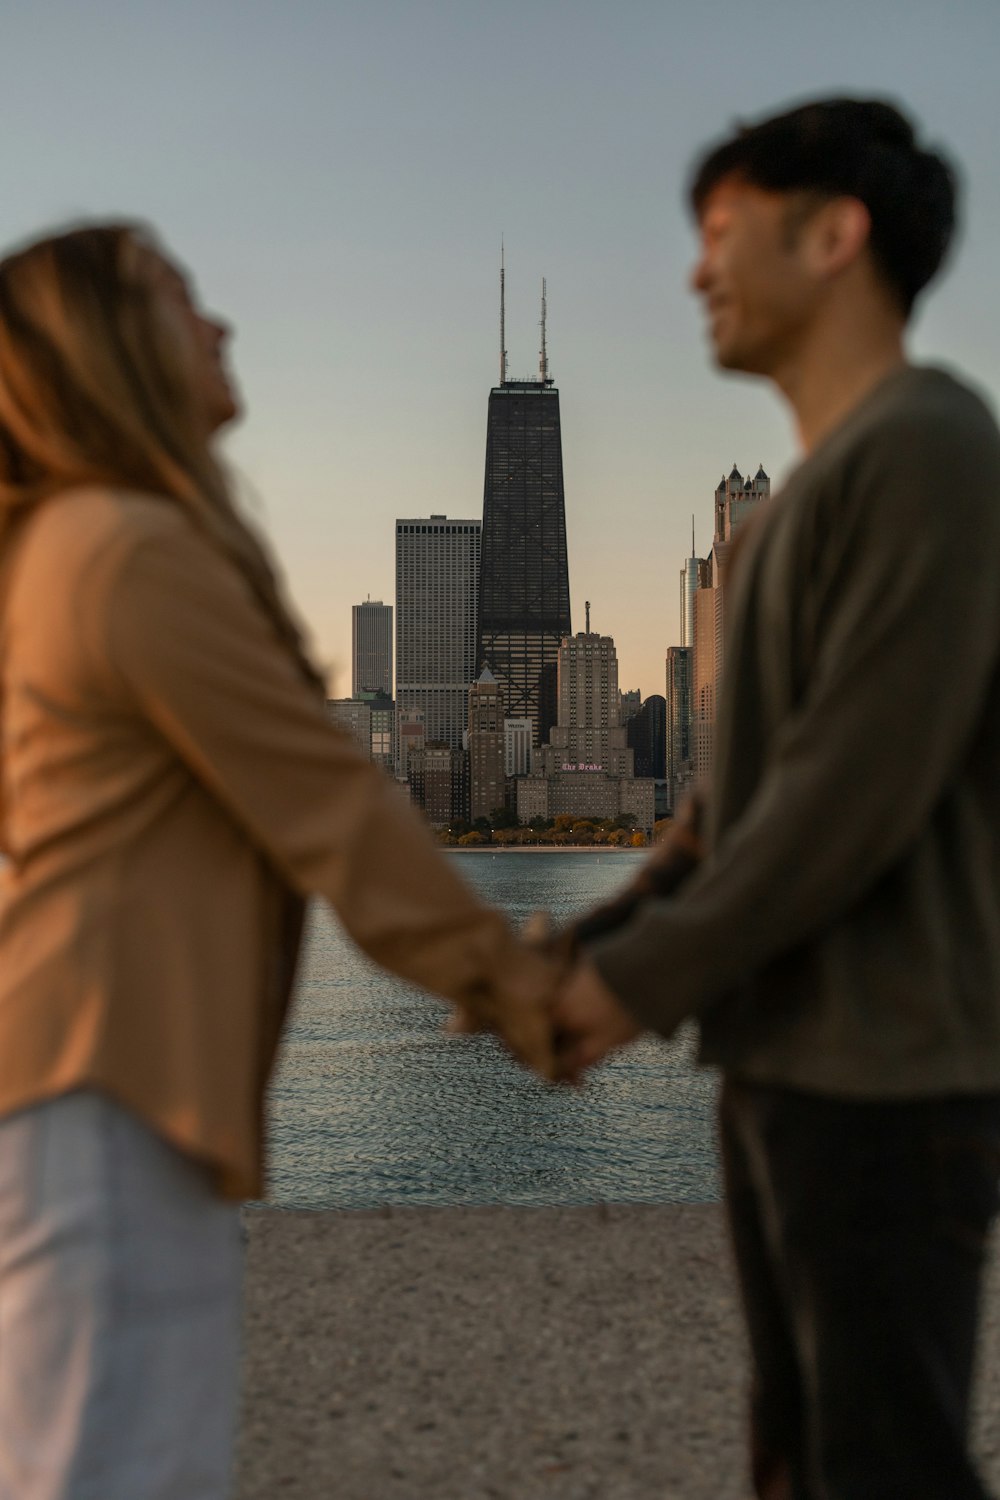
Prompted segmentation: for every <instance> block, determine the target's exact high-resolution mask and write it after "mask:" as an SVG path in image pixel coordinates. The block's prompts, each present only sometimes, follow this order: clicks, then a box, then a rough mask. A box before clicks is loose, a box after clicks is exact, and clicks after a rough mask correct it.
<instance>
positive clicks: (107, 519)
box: [15, 484, 197, 591]
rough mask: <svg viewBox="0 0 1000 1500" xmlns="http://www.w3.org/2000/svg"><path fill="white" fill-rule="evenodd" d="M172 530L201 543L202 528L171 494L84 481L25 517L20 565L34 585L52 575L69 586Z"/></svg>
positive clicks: (22, 573) (19, 546)
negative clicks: (191, 519)
mask: <svg viewBox="0 0 1000 1500" xmlns="http://www.w3.org/2000/svg"><path fill="white" fill-rule="evenodd" d="M169 536H177V537H191V539H192V540H193V541H194V542H195V544H197V529H196V528H195V527H194V526H193V525H192V523H191V521H190V520H189V519H188V517H187V516H186V514H185V513H184V511H183V509H182V507H181V506H180V505H178V504H177V502H176V501H175V500H173V499H171V498H170V497H169V496H167V495H157V494H152V493H149V492H145V491H140V490H128V489H122V488H117V487H113V486H110V485H98V484H93V485H81V486H79V487H76V488H74V489H67V490H61V491H59V492H58V493H57V494H54V495H50V496H49V497H48V498H47V499H45V500H42V501H40V502H39V503H38V504H37V505H36V506H35V507H34V510H33V511H32V513H31V514H30V515H29V516H28V517H26V518H25V520H24V523H23V529H22V531H21V536H20V538H19V541H18V544H17V553H18V558H17V565H16V570H15V571H16V573H17V574H18V575H20V578H21V579H22V580H24V582H25V584H28V582H29V580H30V587H31V588H32V590H33V591H34V590H37V589H39V588H44V580H45V578H46V576H49V575H51V576H52V577H53V581H54V582H55V581H56V580H58V581H59V582H58V586H61V587H62V588H65V587H67V585H69V584H70V583H71V582H72V580H73V578H74V577H75V576H77V575H79V574H81V573H87V574H93V572H94V571H95V569H100V570H101V571H106V570H107V569H108V568H109V567H110V568H115V567H117V566H120V565H121V564H122V563H123V562H125V561H126V560H127V558H128V556H129V555H130V554H131V553H132V552H134V551H135V550H136V549H138V548H140V547H142V546H143V544H144V543H146V542H148V541H150V540H155V539H163V538H166V537H169Z"/></svg>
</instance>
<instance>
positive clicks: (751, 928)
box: [590, 406, 1000, 1034]
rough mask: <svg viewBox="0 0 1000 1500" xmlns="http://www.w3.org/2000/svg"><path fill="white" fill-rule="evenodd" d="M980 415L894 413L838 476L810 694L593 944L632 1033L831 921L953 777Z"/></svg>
mask: <svg viewBox="0 0 1000 1500" xmlns="http://www.w3.org/2000/svg"><path fill="white" fill-rule="evenodd" d="M976 409H977V410H978V411H979V412H980V413H981V415H980V417H979V418H978V419H976V420H973V421H971V422H965V423H956V422H955V421H954V420H951V421H949V420H946V418H947V417H948V416H949V415H950V414H949V413H947V412H946V413H944V414H942V418H941V420H939V421H937V422H935V420H934V419H933V416H929V417H928V418H927V419H926V420H923V421H920V420H917V418H916V417H914V416H910V417H908V418H907V419H905V420H904V418H903V415H902V413H900V414H899V416H898V417H897V418H896V419H895V420H894V421H893V422H890V423H887V424H885V425H884V426H883V428H882V429H880V431H879V434H878V437H877V440H876V439H875V438H872V439H871V440H870V441H869V442H868V443H867V444H866V445H864V446H863V447H861V446H860V445H859V451H858V452H856V453H855V454H854V455H853V456H852V460H851V463H850V465H849V466H848V469H849V472H847V473H845V474H844V475H842V476H841V481H842V482H841V484H840V486H839V496H838V504H837V507H836V509H835V511H834V519H833V525H834V526H835V527H836V528H838V531H839V538H838V541H839V543H840V546H839V547H838V556H839V565H838V566H837V567H836V568H834V569H833V570H832V572H833V576H832V577H831V579H830V581H829V583H828V585H827V587H826V591H825V594H824V596H823V597H822V599H821V601H820V605H821V607H820V609H819V611H818V616H819V622H820V623H819V626H818V630H817V640H816V646H815V650H814V653H813V661H812V671H811V676H810V680H809V682H808V685H807V688H806V690H805V692H804V694H803V695H802V697H801V700H800V701H799V703H798V704H797V706H796V707H795V709H794V711H793V712H792V713H791V714H790V715H789V716H788V717H787V718H786V719H785V720H784V722H783V723H782V724H781V726H780V728H779V730H778V732H777V734H776V735H775V736H774V739H773V741H772V743H771V744H770V745H769V747H768V749H767V752H766V758H765V765H764V769H763V773H762V775H761V777H760V779H759V781H758V783H757V785H756V788H755V791H754V793H753V794H752V796H751V797H750V799H749V801H748V803H747V804H746V805H745V807H744V809H743V812H742V814H741V815H740V816H739V817H738V818H737V820H736V821H735V822H734V823H732V824H731V825H730V826H729V827H728V829H727V830H726V831H725V832H724V833H723V834H722V835H721V837H720V839H719V841H718V844H717V846H716V848H715V849H714V851H713V852H712V854H711V856H710V857H709V858H708V859H707V860H706V861H705V863H704V864H703V865H702V866H700V867H699V869H698V871H697V872H696V873H695V874H694V875H693V876H692V877H691V879H690V880H689V881H688V882H687V883H686V884H685V886H684V887H683V888H682V889H681V891H680V892H679V894H678V895H677V896H676V898H674V899H671V900H666V901H659V902H650V903H649V904H648V905H647V906H646V907H644V908H643V909H642V910H641V911H640V913H639V914H638V915H637V917H636V918H635V920H634V921H633V922H632V923H631V924H630V925H629V926H628V927H627V928H624V929H621V930H620V931H618V932H616V933H615V934H613V935H612V936H609V937H607V938H604V939H602V940H600V941H598V942H597V943H595V944H594V945H593V947H592V948H591V949H590V956H591V957H592V958H593V961H594V962H595V964H596V965H597V968H598V970H599V971H600V973H601V974H602V976H603V978H604V979H605V981H606V982H607V984H608V985H609V986H610V987H611V988H612V989H613V990H614V991H616V992H617V993H618V995H619V996H620V997H621V998H622V1000H623V1001H624V1002H625V1003H626V1004H627V1005H628V1006H629V1007H630V1008H631V1009H632V1010H633V1012H634V1013H635V1014H636V1016H637V1017H638V1018H639V1019H640V1020H642V1021H643V1022H644V1023H645V1024H646V1025H649V1026H651V1027H653V1028H655V1029H657V1030H659V1031H661V1032H663V1033H665V1034H669V1033H670V1032H672V1031H673V1029H674V1028H675V1027H676V1026H677V1024H678V1023H679V1022H680V1021H681V1020H682V1019H684V1018H685V1017H686V1016H689V1015H691V1014H693V1013H696V1012H697V1010H698V1008H699V1007H700V1006H701V1005H702V1004H704V1003H707V1002H709V1001H711V1000H714V999H716V998H718V997H719V996H720V995H722V994H724V993H725V992H726V991H727V990H728V989H730V988H731V987H732V986H733V985H734V984H737V983H739V982H740V981H741V980H743V979H745V978H747V977H749V976H751V975H753V974H754V973H756V972H758V971H759V970H760V969H762V968H763V967H764V966H765V965H767V964H768V963H769V962H771V961H772V960H774V959H776V958H778V957H779V956H780V955H782V954H783V953H785V952H787V951H788V950H790V949H792V948H793V947H796V946H797V945H799V944H802V943H805V942H808V941H809V940H810V939H812V938H814V937H815V936H816V935H817V934H819V933H820V932H821V931H822V930H824V929H825V928H826V927H828V926H829V925H830V924H831V923H833V922H835V921H836V920H837V919H838V918H839V917H840V916H841V915H842V914H843V913H845V912H846V911H847V910H848V909H849V908H851V906H852V905H853V904H854V903H856V902H857V901H859V900H860V899H861V898H863V897H864V896H865V894H866V892H868V891H869V890H870V889H871V887H872V886H873V884H874V883H875V882H876V881H877V880H878V879H879V877H880V876H881V875H882V874H883V873H884V872H885V871H886V870H888V869H889V868H890V867H891V866H892V865H893V863H894V862H896V861H897V860H899V859H900V858H901V857H902V856H903V855H904V854H905V853H906V852H907V851H908V850H909V849H910V848H911V847H912V846H914V845H915V843H916V842H917V841H918V839H919V837H920V835H921V832H922V830H923V829H924V827H925V825H926V824H927V823H928V821H929V819H930V818H931V816H932V813H933V809H934V807H935V804H936V803H937V802H938V801H939V799H940V798H941V797H942V794H943V793H944V791H945V790H946V788H947V787H948V785H949V783H950V782H951V780H952V778H954V777H955V776H956V775H957V774H958V773H959V772H960V769H961V766H962V762H963V758H964V757H965V756H966V755H967V754H968V752H969V748H970V743H971V741H972V739H973V737H974V734H975V729H976V725H977V721H978V720H979V719H980V717H981V715H982V714H983V712H984V708H985V705H986V702H987V698H988V695H989V694H990V693H991V692H995V691H996V682H995V677H996V672H997V663H998V648H1000V588H998V584H997V578H998V573H1000V492H998V490H997V484H996V478H995V476H996V475H997V474H998V473H1000V443H998V439H997V434H996V428H995V427H994V426H993V424H992V422H991V421H990V420H989V418H988V415H987V413H986V412H985V410H983V409H981V408H978V406H977V408H976ZM765 544H766V538H765ZM795 586H797V587H809V584H808V582H807V581H803V580H796V584H795ZM761 650H762V651H765V650H766V645H765V646H763V647H762V648H761ZM737 732H738V731H737ZM729 751H730V754H735V755H737V756H738V755H739V742H738V740H736V742H735V743H734V744H732V745H731V746H729Z"/></svg>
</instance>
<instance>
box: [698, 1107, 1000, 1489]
mask: <svg viewBox="0 0 1000 1500" xmlns="http://www.w3.org/2000/svg"><path fill="white" fill-rule="evenodd" d="M720 1126H721V1129H720V1135H721V1146H722V1158H723V1169H724V1176H725V1187H726V1202H727V1208H728V1214H729V1222H730V1228H731V1232H732V1238H733V1245H734V1249H735V1254H736V1264H737V1269H738V1275H739V1282H740V1289H741V1293H742V1298H743V1306H744V1312H745V1316H746V1322H747V1328H748V1332H749V1336H750V1350H751V1360H752V1386H751V1449H752V1466H753V1474H754V1486H755V1493H756V1494H757V1495H758V1496H760V1497H767V1500H987V1494H988V1492H987V1490H986V1489H985V1487H984V1485H983V1483H982V1480H981V1479H980V1478H979V1477H978V1475H977V1473H976V1471H975V1468H974V1467H973V1464H972V1462H971V1460H970V1458H969V1454H968V1446H967V1437H968V1418H969V1395H970V1387H971V1383H972V1367H973V1356H974V1350H975V1338H976V1323H977V1313H978V1303H979V1292H980V1284H981V1280H982V1269H983V1260H984V1251H985V1249H986V1243H987V1234H988V1230H989V1226H990V1221H991V1219H992V1218H993V1216H994V1214H995V1213H996V1210H997V1207H998V1196H1000V1195H998V1182H1000V1095H996V1096H994V1095H989V1096H984V1095H969V1096H962V1097H954V1096H953V1097H948V1098H944V1099H920V1100H906V1101H903V1102H883V1101H878V1102H868V1101H864V1102H853V1101H852V1102H847V1101H844V1100H836V1099H827V1098H823V1097H820V1096H818V1095H812V1094H804V1093H799V1092H796V1091H793V1090H790V1089H778V1088H767V1087H762V1086H759V1085H753V1084H745V1083H740V1082H737V1081H735V1080H733V1079H727V1080H726V1081H725V1083H724V1084H723V1088H722V1095H721V1101H720Z"/></svg>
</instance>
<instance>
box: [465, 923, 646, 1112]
mask: <svg viewBox="0 0 1000 1500" xmlns="http://www.w3.org/2000/svg"><path fill="white" fill-rule="evenodd" d="M526 935H527V936H528V937H529V938H530V940H531V946H532V947H533V948H534V949H535V951H538V950H539V949H542V950H543V951H544V952H545V953H546V955H547V956H548V958H549V959H550V960H552V961H553V969H552V978H553V984H552V986H551V988H550V990H549V993H548V995H547V997H544V998H543V997H542V996H540V995H537V994H533V995H531V996H527V995H526V996H524V997H523V999H524V1001H525V1002H527V1003H526V1004H522V1005H519V1006H518V1015H517V1019H516V1022H515V1017H514V1015H513V1014H511V1013H510V1012H508V1013H507V1014H506V1015H502V1016H498V1017H497V1018H496V1019H495V1020H493V1021H490V1020H487V1019H485V1018H484V1017H483V1016H482V1015H479V1016H473V1015H472V1014H471V1013H470V1012H469V1011H468V1010H465V1009H462V1008H459V1009H458V1010H456V1011H455V1013H454V1015H453V1016H452V1019H451V1020H450V1021H449V1023H448V1027H447V1029H448V1030H449V1031H451V1032H453V1033H459V1034H462V1033H468V1032H475V1031H495V1032H496V1034H497V1035H498V1036H500V1038H501V1039H502V1040H503V1041H504V1042H505V1043H506V1045H507V1047H508V1048H509V1049H510V1051H511V1052H512V1053H513V1054H514V1056H515V1057H516V1058H517V1060H518V1061H519V1062H521V1063H523V1064H524V1065H525V1066H526V1067H528V1068H531V1069H533V1070H534V1071H535V1072H536V1073H538V1074H539V1075H540V1076H541V1077H543V1078H548V1079H549V1080H550V1081H552V1082H560V1083H579V1082H580V1080H581V1078H582V1076H583V1074H584V1073H585V1072H586V1070H587V1069H588V1068H591V1067H593V1066H594V1064H595V1063H598V1062H600V1061H601V1060H602V1059H603V1058H604V1057H606V1056H607V1055H608V1053H609V1052H612V1051H614V1050H615V1049H616V1048H617V1047H623V1046H625V1045H626V1043H628V1042H631V1041H633V1040H634V1039H635V1038H636V1037H637V1036H639V1035H640V1033H641V1031H642V1027H641V1026H640V1025H639V1023H638V1022H637V1021H635V1020H634V1019H633V1017H632V1016H631V1015H630V1014H629V1012H628V1011H627V1010H626V1009H625V1007H624V1006H623V1005H622V1004H621V1002H620V1001H619V999H618V997H617V996H616V995H615V994H614V992H613V991H612V990H610V989H609V988H608V986H607V985H606V984H605V983H604V980H603V979H602V978H601V976H600V974H599V973H598V972H597V970H596V969H595V968H594V966H593V964H591V963H588V962H586V961H582V962H579V961H577V962H571V961H569V960H568V958H567V957H566V956H565V954H562V955H560V946H559V945H560V941H561V937H560V936H553V935H551V933H550V929H549V928H548V926H547V925H546V919H545V917H544V915H543V914H540V915H539V916H538V917H537V918H532V921H531V923H530V924H529V927H528V928H527V929H526Z"/></svg>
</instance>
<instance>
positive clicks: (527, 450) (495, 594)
mask: <svg viewBox="0 0 1000 1500" xmlns="http://www.w3.org/2000/svg"><path fill="white" fill-rule="evenodd" d="M502 276H503V272H502V271H501V358H500V373H501V380H500V384H499V385H498V386H495V387H494V389H493V390H492V391H490V404H489V412H488V416H487V424H486V485H485V491H484V495H483V541H482V563H481V569H480V583H479V651H480V663H479V664H480V666H483V665H485V666H488V667H489V668H490V670H491V671H492V673H493V675H494V676H495V677H497V678H498V679H499V680H500V681H501V682H502V683H503V685H504V697H505V699H506V706H507V716H508V718H512V719H521V718H523V719H531V721H532V724H533V725H534V736H535V744H536V745H537V744H542V743H544V742H545V741H546V740H547V739H548V732H549V729H550V728H551V726H552V725H553V724H554V723H555V722H556V717H557V713H556V708H557V705H556V661H557V657H558V652H559V643H560V641H561V640H562V638H563V636H564V635H569V634H570V633H571V630H572V626H571V623H570V609H569V567H568V564H567V559H566V504H565V496H564V492H563V466H562V439H561V435H560V430H559V392H558V391H557V390H556V389H555V387H554V385H553V384H552V381H551V379H550V378H549V374H548V364H547V358H546V352H545V291H544V287H545V283H544V282H543V283H542V288H543V290H542V354H541V363H540V368H539V378H538V379H537V380H508V379H507V378H506V377H507V359H506V353H505V352H504V350H503V298H502V288H503V281H502Z"/></svg>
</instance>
